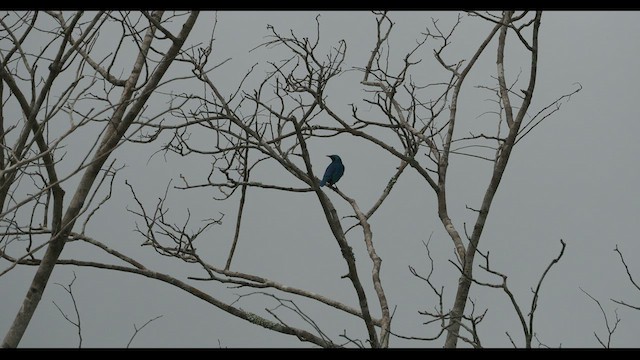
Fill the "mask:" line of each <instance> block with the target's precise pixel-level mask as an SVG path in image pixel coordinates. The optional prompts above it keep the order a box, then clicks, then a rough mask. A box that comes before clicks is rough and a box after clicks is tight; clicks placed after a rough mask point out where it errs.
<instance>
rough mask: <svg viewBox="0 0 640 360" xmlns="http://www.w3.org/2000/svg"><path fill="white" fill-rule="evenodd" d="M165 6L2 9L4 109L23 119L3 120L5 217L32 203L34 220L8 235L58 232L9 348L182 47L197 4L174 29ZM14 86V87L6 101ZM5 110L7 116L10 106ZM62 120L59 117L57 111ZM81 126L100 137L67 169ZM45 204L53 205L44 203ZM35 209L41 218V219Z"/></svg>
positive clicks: (10, 336)
mask: <svg viewBox="0 0 640 360" xmlns="http://www.w3.org/2000/svg"><path fill="white" fill-rule="evenodd" d="M143 15H144V16H143ZM163 15H164V12H163V11H155V12H153V13H150V14H147V13H144V14H128V13H127V12H122V13H110V12H102V11H100V12H96V13H93V14H89V15H88V16H87V15H86V14H85V13H84V12H83V11H79V12H75V13H62V12H53V11H50V12H47V13H46V14H44V13H40V12H29V13H14V14H5V15H4V16H3V17H2V20H1V23H0V25H1V26H2V37H3V39H2V41H3V44H8V45H7V46H3V50H2V58H1V61H2V64H1V66H0V78H1V79H2V87H0V89H2V90H1V91H2V92H3V94H1V95H2V96H3V99H2V101H3V106H2V108H3V109H7V108H10V107H11V106H15V105H17V106H18V107H19V109H20V111H21V116H22V118H23V120H22V121H15V123H11V124H8V123H7V124H5V123H4V121H3V123H2V124H1V126H0V128H2V130H1V131H2V147H3V148H2V154H3V156H2V159H0V160H1V161H2V164H1V165H2V179H0V181H1V183H0V201H1V202H0V204H2V216H1V217H2V219H7V218H8V216H9V218H11V216H12V214H13V218H14V219H15V218H16V216H17V215H16V214H17V212H18V211H20V210H22V209H23V208H24V207H25V206H26V205H30V206H32V209H33V213H32V214H33V216H32V217H31V219H30V220H31V221H30V222H29V223H28V224H21V223H16V222H12V221H9V222H8V224H6V228H7V229H9V228H11V229H13V231H7V232H5V233H4V236H5V237H6V236H11V235H16V236H17V235H18V234H20V235H21V234H29V235H30V236H32V235H34V234H39V235H48V236H50V238H49V240H48V241H47V242H46V243H45V244H44V245H43V246H46V252H45V254H44V255H43V256H42V261H41V262H40V265H39V266H38V270H37V272H36V274H35V276H34V278H33V282H32V284H31V286H30V287H29V291H28V293H27V295H26V296H25V299H24V302H23V305H22V307H21V308H20V311H19V312H18V314H17V315H16V318H15V320H14V322H13V324H12V326H11V328H10V329H9V331H8V332H7V334H6V336H5V338H4V340H3V343H2V346H3V347H16V346H17V345H18V344H19V342H20V340H21V338H22V336H23V334H24V332H25V330H26V328H27V325H28V324H29V321H30V320H31V317H32V316H33V313H34V311H35V309H36V307H37V306H38V303H39V302H40V299H41V297H42V293H43V291H44V289H45V287H46V285H47V282H48V280H49V277H50V275H51V272H52V270H53V268H54V266H55V264H56V261H57V260H58V257H59V255H60V253H61V252H62V249H63V248H64V246H65V243H66V241H67V239H68V238H69V235H70V233H71V232H72V230H73V228H74V225H75V223H76V221H77V219H78V218H79V217H80V216H81V215H82V214H83V213H85V212H86V211H87V210H88V209H89V208H88V206H89V205H90V204H91V200H93V195H95V190H96V188H94V187H93V185H94V183H95V182H96V180H97V179H98V178H99V175H100V173H101V172H103V173H105V171H106V173H108V172H109V171H111V170H112V167H111V166H110V167H109V168H107V169H104V168H103V166H104V165H105V163H106V161H107V159H108V158H109V156H110V155H111V153H112V152H113V151H114V150H115V149H116V148H117V147H118V146H119V145H120V144H121V143H122V142H123V141H124V140H125V139H126V134H127V132H128V130H129V128H130V126H131V124H132V123H133V122H134V121H136V120H137V119H139V118H140V116H141V114H142V113H143V112H144V110H145V109H144V107H145V103H146V102H147V100H148V99H149V98H150V97H151V95H152V94H153V93H154V91H156V89H157V88H158V87H159V86H160V84H161V80H162V78H163V76H164V74H165V73H166V71H167V69H168V68H169V66H170V65H171V64H172V63H173V61H174V59H175V58H176V55H178V53H179V52H180V50H181V49H182V46H183V45H184V42H185V40H186V38H187V36H188V35H189V32H190V31H191V29H192V27H193V25H194V23H195V20H196V18H197V16H198V13H197V12H193V13H190V14H183V16H181V17H182V18H183V19H184V23H183V26H182V28H180V29H179V31H175V30H173V32H172V31H171V30H170V29H167V28H165V27H164V25H163V23H164V22H165V21H166V19H164V20H163ZM171 17H175V16H174V15H172V16H171ZM136 18H137V19H136ZM145 22H146V25H144V24H145ZM106 23H112V24H110V25H115V27H116V28H117V27H120V31H121V38H120V41H119V42H117V43H116V44H117V45H116V48H115V49H114V52H113V53H111V54H108V55H106V57H103V56H105V55H104V54H96V55H92V51H94V50H96V49H95V48H94V45H95V43H96V41H97V40H98V38H99V37H100V36H101V32H100V30H101V29H105V30H106V25H105V24H106ZM102 36H108V35H105V34H102ZM40 37H43V38H45V39H46V40H45V41H44V43H43V44H40V45H41V46H42V47H41V49H42V50H41V51H40V52H33V50H31V48H32V47H31V46H33V45H31V44H30V43H31V42H35V41H37V40H40ZM32 38H33V39H32ZM127 41H131V43H127ZM125 48H127V49H135V51H137V56H135V57H133V59H132V58H129V60H133V62H130V63H129V64H128V67H129V69H127V70H124V69H123V72H124V71H128V72H129V75H128V76H126V77H122V78H119V77H117V76H116V75H114V71H119V70H120V69H118V68H119V66H116V65H115V64H116V61H120V57H122V56H123V55H122V52H125V50H123V49H125ZM127 51H130V50H127ZM100 57H102V59H100ZM125 61H126V60H125ZM105 64H106V66H105ZM63 74H64V76H63ZM67 74H69V75H67ZM58 79H64V80H61V81H64V83H63V84H58V83H59V82H61V81H57V80H58ZM100 88H102V89H103V90H104V91H105V92H104V95H96V94H94V93H93V91H94V90H95V89H100ZM5 91H6V92H7V93H8V95H9V96H8V97H7V99H6V100H5V98H4V97H5V96H6V95H5V94H4V92H5ZM116 93H119V96H118V95H116ZM60 112H62V113H66V114H67V115H68V116H69V119H70V127H69V129H68V130H67V131H63V132H62V133H60V130H59V129H60V127H58V126H56V127H55V128H54V127H53V126H51V122H52V119H54V118H56V115H57V114H58V113H60ZM12 117H13V116H12ZM2 118H3V120H4V118H5V117H4V114H3V117H2ZM16 118H17V117H16ZM56 121H59V120H57V118H56ZM82 126H89V127H91V128H95V129H96V130H98V133H97V134H98V136H96V137H95V139H94V142H93V144H92V145H91V147H90V149H91V150H90V151H89V152H88V153H87V154H86V156H85V158H84V159H82V160H81V161H80V163H79V164H77V165H76V166H75V168H72V170H71V171H69V172H68V173H67V174H64V175H63V173H62V171H65V172H66V171H67V170H68V169H67V168H66V167H65V169H64V170H62V169H61V167H62V166H61V165H60V164H59V162H60V159H61V157H62V156H64V155H62V156H60V155H58V156H59V157H58V158H56V153H58V154H60V152H61V151H60V148H61V143H62V142H63V141H70V139H69V137H71V136H72V135H74V134H76V133H77V132H76V130H77V129H78V128H79V127H82ZM10 132H13V133H16V132H19V134H16V135H15V138H14V140H15V142H14V143H13V144H11V143H10V138H9V136H8V135H9V133H10ZM76 174H77V175H78V176H80V179H79V182H78V185H77V186H76V187H75V189H67V191H71V194H72V198H71V200H70V201H69V202H68V205H67V206H66V208H65V206H64V204H63V197H64V194H65V190H64V188H63V186H64V182H65V180H67V179H69V178H71V177H73V176H75V175H76ZM25 177H26V178H31V179H33V180H34V185H35V188H36V189H35V191H34V192H33V193H31V194H33V195H29V194H30V192H28V190H26V189H25V190H22V188H21V185H22V184H21V179H22V178H25ZM92 190H93V195H92ZM23 191H24V192H23ZM23 194H25V195H26V196H23ZM21 196H23V197H22V198H21ZM87 200H89V201H88V202H87ZM41 207H44V209H42V210H40V208H41ZM49 207H51V208H52V210H51V211H49ZM36 210H38V211H37V212H36ZM36 216H41V217H42V220H41V222H40V223H39V224H38V223H36V221H37V220H36ZM49 217H50V219H49ZM49 222H50V223H51V225H50V227H49V225H48V224H49ZM37 249H38V248H34V249H32V248H31V244H29V245H28V246H27V249H26V254H25V255H23V256H22V257H25V256H31V255H32V253H33V252H34V251H36V250H37Z"/></svg>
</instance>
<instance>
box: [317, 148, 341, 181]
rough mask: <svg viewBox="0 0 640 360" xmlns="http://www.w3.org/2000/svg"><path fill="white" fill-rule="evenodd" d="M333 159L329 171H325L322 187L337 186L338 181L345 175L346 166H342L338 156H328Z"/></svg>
mask: <svg viewBox="0 0 640 360" xmlns="http://www.w3.org/2000/svg"><path fill="white" fill-rule="evenodd" d="M327 156H328V157H330V158H331V164H329V166H327V170H325V171H324V176H323V177H322V181H320V187H323V186H324V185H325V184H329V185H335V184H336V183H337V182H338V180H340V178H341V177H342V175H343V174H344V165H342V159H340V156H338V155H327Z"/></svg>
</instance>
